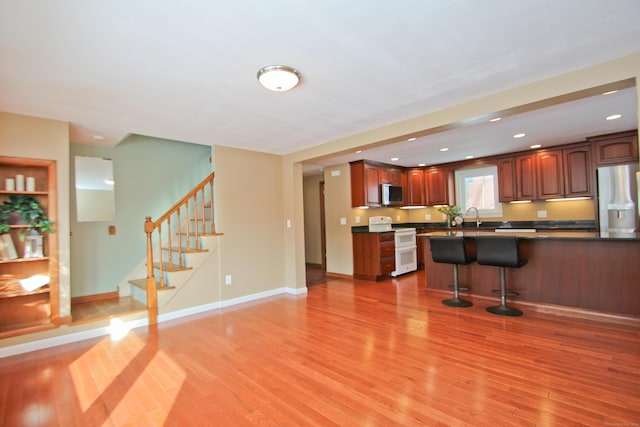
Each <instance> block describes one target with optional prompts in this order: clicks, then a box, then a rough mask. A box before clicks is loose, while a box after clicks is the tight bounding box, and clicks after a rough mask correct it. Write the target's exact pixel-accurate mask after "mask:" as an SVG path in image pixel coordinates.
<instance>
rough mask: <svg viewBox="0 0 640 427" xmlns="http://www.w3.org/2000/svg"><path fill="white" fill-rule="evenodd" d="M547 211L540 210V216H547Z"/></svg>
mask: <svg viewBox="0 0 640 427" xmlns="http://www.w3.org/2000/svg"><path fill="white" fill-rule="evenodd" d="M546 217H547V211H538V218H546Z"/></svg>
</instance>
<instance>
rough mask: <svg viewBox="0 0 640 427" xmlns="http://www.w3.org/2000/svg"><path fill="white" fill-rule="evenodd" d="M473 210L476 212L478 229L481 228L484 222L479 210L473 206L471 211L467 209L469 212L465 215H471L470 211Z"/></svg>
mask: <svg viewBox="0 0 640 427" xmlns="http://www.w3.org/2000/svg"><path fill="white" fill-rule="evenodd" d="M471 210H474V211H476V228H480V224H482V220H481V219H480V212H479V211H478V208H476V207H473V206H471V207H470V208H469V209H467V212H466V213H465V215H469V211H471Z"/></svg>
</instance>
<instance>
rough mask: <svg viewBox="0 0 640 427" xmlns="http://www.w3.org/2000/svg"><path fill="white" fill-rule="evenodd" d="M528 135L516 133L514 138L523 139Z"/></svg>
mask: <svg viewBox="0 0 640 427" xmlns="http://www.w3.org/2000/svg"><path fill="white" fill-rule="evenodd" d="M525 135H526V134H525V133H516V134H515V135H513V137H514V138H522V137H524V136H525Z"/></svg>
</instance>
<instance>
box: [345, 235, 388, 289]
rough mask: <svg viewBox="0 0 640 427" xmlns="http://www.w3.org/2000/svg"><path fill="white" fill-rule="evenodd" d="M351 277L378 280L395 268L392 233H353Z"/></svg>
mask: <svg viewBox="0 0 640 427" xmlns="http://www.w3.org/2000/svg"><path fill="white" fill-rule="evenodd" d="M352 239H353V277H354V279H362V280H380V279H381V278H383V277H386V276H388V275H389V274H391V272H393V271H394V270H395V268H396V259H395V242H394V232H393V231H390V232H384V233H353V234H352Z"/></svg>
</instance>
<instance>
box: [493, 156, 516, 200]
mask: <svg viewBox="0 0 640 427" xmlns="http://www.w3.org/2000/svg"><path fill="white" fill-rule="evenodd" d="M497 166H498V198H499V200H500V202H502V203H506V202H512V201H514V200H518V193H517V191H516V161H515V158H514V157H513V156H509V157H504V158H500V159H498V160H497Z"/></svg>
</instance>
